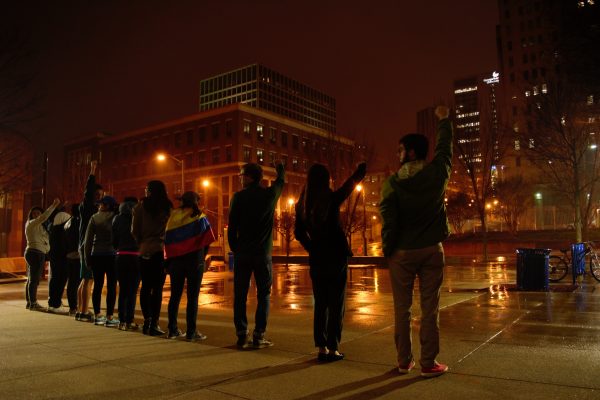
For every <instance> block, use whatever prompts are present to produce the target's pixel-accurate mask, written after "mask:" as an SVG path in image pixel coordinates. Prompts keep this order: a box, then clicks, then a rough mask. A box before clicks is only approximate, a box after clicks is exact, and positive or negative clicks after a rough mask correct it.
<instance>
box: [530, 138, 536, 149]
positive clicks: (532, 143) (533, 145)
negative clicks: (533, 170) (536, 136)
mask: <svg viewBox="0 0 600 400" xmlns="http://www.w3.org/2000/svg"><path fill="white" fill-rule="evenodd" d="M534 147H535V141H534V140H533V138H531V139H529V148H530V149H533V148H534Z"/></svg>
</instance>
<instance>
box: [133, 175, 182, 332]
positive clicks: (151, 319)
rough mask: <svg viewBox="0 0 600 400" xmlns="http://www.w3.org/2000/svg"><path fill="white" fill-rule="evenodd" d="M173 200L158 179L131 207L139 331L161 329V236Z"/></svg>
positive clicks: (163, 280) (162, 244)
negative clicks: (138, 281)
mask: <svg viewBox="0 0 600 400" xmlns="http://www.w3.org/2000/svg"><path fill="white" fill-rule="evenodd" d="M172 208H173V204H172V203H171V201H170V200H169V198H168V197H167V189H166V187H165V184H164V183H163V182H161V181H150V182H148V184H147V185H146V197H144V198H143V199H142V201H141V202H140V204H138V205H137V206H136V207H135V208H134V210H133V220H132V223H131V233H132V235H133V237H134V238H135V240H136V242H137V244H138V246H139V250H140V274H141V277H142V288H141V289H140V306H141V307H142V314H143V315H144V326H143V333H144V334H146V335H151V336H161V335H164V334H165V332H164V331H163V330H162V329H161V328H160V326H159V325H158V321H159V318H160V308H161V303H162V291H163V285H164V284H165V277H166V275H165V271H164V255H163V253H164V238H165V227H166V225H167V220H168V219H169V215H170V213H171V209H172Z"/></svg>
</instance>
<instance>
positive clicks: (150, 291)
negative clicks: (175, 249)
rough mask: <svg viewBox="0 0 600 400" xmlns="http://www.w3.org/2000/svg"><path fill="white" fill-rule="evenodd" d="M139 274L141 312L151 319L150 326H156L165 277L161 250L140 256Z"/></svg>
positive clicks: (145, 317)
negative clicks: (147, 256) (140, 282)
mask: <svg viewBox="0 0 600 400" xmlns="http://www.w3.org/2000/svg"><path fill="white" fill-rule="evenodd" d="M140 275H141V277H142V287H141V289H140V306H141V307H142V314H143V315H144V319H150V320H151V324H152V326H157V325H158V320H159V319H160V308H161V306H162V293H163V286H164V285H165V278H166V275H165V271H164V258H163V252H162V251H161V252H156V253H154V254H152V256H150V257H149V258H145V257H140Z"/></svg>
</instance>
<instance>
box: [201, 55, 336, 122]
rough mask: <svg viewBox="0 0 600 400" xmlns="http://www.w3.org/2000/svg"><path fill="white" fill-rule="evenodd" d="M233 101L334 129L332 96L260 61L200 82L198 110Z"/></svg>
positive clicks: (333, 99) (334, 114)
mask: <svg viewBox="0 0 600 400" xmlns="http://www.w3.org/2000/svg"><path fill="white" fill-rule="evenodd" d="M236 103H241V104H247V105H249V106H252V107H256V108H259V109H261V110H266V111H270V112H272V113H275V114H278V115H281V116H284V117H287V118H291V119H294V120H296V121H299V122H302V123H304V124H306V125H310V126H313V127H316V128H319V129H324V130H326V131H329V132H336V111H335V98H333V97H331V96H328V95H326V94H325V93H323V92H320V91H318V90H315V89H313V88H311V87H309V86H307V85H305V84H303V83H300V82H298V81H296V80H294V79H292V78H290V77H287V76H285V75H283V74H280V73H279V72H276V71H273V70H272V69H269V68H267V67H265V66H263V65H260V64H252V65H249V66H246V67H243V68H239V69H236V70H233V71H229V72H225V73H223V74H219V75H216V76H213V77H211V78H207V79H204V80H202V81H201V82H200V111H207V110H212V109H214V108H220V107H223V106H226V105H229V104H236Z"/></svg>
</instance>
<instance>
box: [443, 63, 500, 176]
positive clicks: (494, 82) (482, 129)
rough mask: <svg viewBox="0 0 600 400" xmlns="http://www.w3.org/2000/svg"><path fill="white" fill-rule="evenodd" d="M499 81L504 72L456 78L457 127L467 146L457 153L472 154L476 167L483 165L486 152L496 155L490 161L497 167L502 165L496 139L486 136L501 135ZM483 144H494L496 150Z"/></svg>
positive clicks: (460, 139) (459, 138)
mask: <svg viewBox="0 0 600 400" xmlns="http://www.w3.org/2000/svg"><path fill="white" fill-rule="evenodd" d="M499 82H500V74H499V73H498V72H496V71H494V72H492V73H489V74H484V75H474V76H470V77H467V78H464V79H460V80H456V81H455V82H454V107H455V109H454V115H453V119H454V131H455V137H456V142H457V144H458V146H460V147H461V149H463V154H457V157H459V158H460V157H469V158H470V160H469V161H470V163H472V165H474V166H475V168H480V167H478V166H481V165H482V157H485V154H484V153H486V154H490V155H491V156H492V157H494V162H492V163H489V164H491V165H492V168H493V170H494V171H496V168H499V166H497V165H496V161H497V160H498V154H497V153H498V152H497V149H496V145H497V144H496V143H494V139H493V140H492V141H491V142H490V141H489V140H486V139H487V137H484V136H486V135H487V136H489V137H490V138H497V137H498V129H499V126H498V100H497V98H498V94H497V92H498V84H499ZM483 145H487V146H492V152H491V153H490V152H489V149H482V148H481V146H483ZM457 153H458V152H457ZM498 161H499V160H498Z"/></svg>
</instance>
